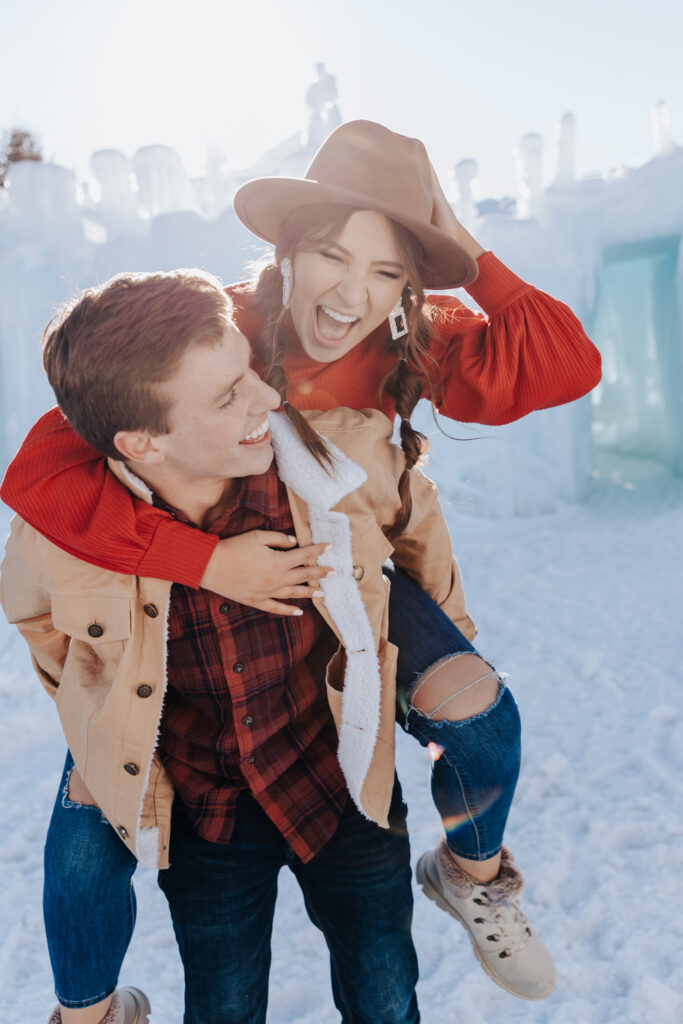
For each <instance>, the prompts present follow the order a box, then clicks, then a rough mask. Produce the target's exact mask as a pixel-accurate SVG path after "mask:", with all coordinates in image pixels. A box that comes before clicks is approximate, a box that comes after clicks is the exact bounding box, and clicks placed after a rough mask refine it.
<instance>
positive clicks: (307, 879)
mask: <svg viewBox="0 0 683 1024" xmlns="http://www.w3.org/2000/svg"><path fill="white" fill-rule="evenodd" d="M390 821H391V828H390V829H382V828H379V826H377V825H376V824H374V823H373V822H371V821H368V820H367V819H365V818H364V817H363V816H362V815H361V814H360V813H359V812H358V810H357V809H356V807H355V806H354V804H353V803H352V802H351V800H349V802H348V805H347V807H346V810H345V811H344V814H343V816H342V818H341V820H340V823H339V827H338V829H337V831H336V833H335V834H334V836H333V837H332V838H331V839H330V840H329V842H328V843H327V844H326V845H325V846H324V847H323V849H322V850H320V851H319V852H318V853H317V854H316V856H315V857H314V858H313V859H312V860H311V861H309V862H308V863H307V864H304V863H302V861H301V860H300V859H299V858H298V857H297V856H296V855H295V854H294V853H293V852H292V850H291V849H290V847H289V846H288V845H287V844H286V842H285V841H284V839H283V838H282V836H281V835H280V833H279V832H278V830H277V829H276V828H275V826H274V825H273V824H272V822H271V821H270V819H269V818H268V817H267V816H266V814H265V813H264V812H263V811H262V810H261V808H260V807H259V805H258V804H257V802H256V801H255V800H254V798H253V797H252V796H251V795H250V794H249V793H243V794H241V796H240V798H239V801H238V804H237V818H236V823H235V832H234V834H233V837H232V840H231V842H230V843H229V844H228V845H225V846H224V845H218V844H216V843H208V842H206V841H205V840H203V839H201V838H200V837H199V836H198V835H197V834H196V833H195V832H193V831H192V829H191V827H190V825H189V823H188V821H187V819H186V817H185V815H184V814H183V811H182V808H181V806H180V805H179V802H178V801H177V800H176V804H175V807H174V816H173V827H172V835H171V850H170V861H171V867H170V868H169V869H168V870H167V871H162V872H160V874H159V885H160V886H161V888H162V890H163V891H164V893H165V894H166V897H167V898H168V901H169V905H170V908H171V916H172V918H173V925H174V928H175V932H176V936H177V939H178V945H179V947H180V954H181V957H182V960H183V964H184V966H185V986H186V994H185V1000H186V1002H185V1024H261V1022H263V1021H265V1019H266V1006H267V1000H268V973H269V969H270V959H271V956H270V938H271V929H272V923H273V912H274V909H275V898H276V894H277V876H278V872H279V871H280V868H282V867H284V866H285V865H286V866H287V867H289V868H290V870H291V871H292V872H293V873H294V875H295V876H296V879H297V881H298V883H299V885H300V887H301V890H302V893H303V896H304V901H305V904H306V910H307V911H308V916H309V917H310V919H311V921H312V922H313V924H314V925H315V926H316V927H317V928H319V929H320V930H321V931H322V933H323V935H324V936H325V939H326V941H327V945H328V947H329V950H330V964H331V971H332V988H333V995H334V1001H335V1004H336V1006H337V1007H338V1009H339V1011H340V1013H341V1015H342V1021H343V1022H344V1024H416V1022H417V1021H419V1013H418V1009H417V1000H416V997H415V985H416V982H417V973H418V972H417V958H416V956H415V949H414V947H413V942H412V939H411V935H410V926H411V918H412V892H411V885H410V877H411V874H410V859H409V857H410V851H409V844H408V837H407V833H406V826H405V804H403V802H402V799H401V791H400V786H399V784H398V781H396V785H395V787H394V795H393V800H392V808H391V814H390Z"/></svg>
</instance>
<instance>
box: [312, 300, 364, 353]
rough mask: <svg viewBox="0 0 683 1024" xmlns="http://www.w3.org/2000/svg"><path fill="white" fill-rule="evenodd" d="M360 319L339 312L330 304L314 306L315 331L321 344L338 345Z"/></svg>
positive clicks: (344, 339)
mask: <svg viewBox="0 0 683 1024" xmlns="http://www.w3.org/2000/svg"><path fill="white" fill-rule="evenodd" d="M359 321H360V317H357V316H349V315H348V314H347V313H340V312H338V311H337V310H336V309H332V307H331V306H316V307H315V333H316V338H317V340H318V341H319V342H320V344H321V345H339V344H340V343H341V342H342V341H346V339H347V338H348V336H349V334H350V333H351V331H352V330H353V328H354V327H355V326H356V324H357V323H358V322H359Z"/></svg>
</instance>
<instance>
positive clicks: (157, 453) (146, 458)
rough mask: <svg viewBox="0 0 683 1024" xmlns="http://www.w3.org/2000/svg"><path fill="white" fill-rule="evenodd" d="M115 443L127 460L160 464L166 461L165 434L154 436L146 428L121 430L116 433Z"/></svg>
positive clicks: (145, 463)
mask: <svg viewBox="0 0 683 1024" xmlns="http://www.w3.org/2000/svg"><path fill="white" fill-rule="evenodd" d="M114 444H115V445H116V448H117V449H118V451H120V452H121V455H123V457H124V459H126V461H127V462H140V463H142V464H143V465H146V466H158V465H159V463H160V462H163V461H164V457H165V455H164V446H163V435H160V436H159V437H154V436H153V435H152V434H148V433H147V432H146V431H144V430H119V432H118V433H117V434H114Z"/></svg>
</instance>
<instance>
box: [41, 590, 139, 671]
mask: <svg viewBox="0 0 683 1024" xmlns="http://www.w3.org/2000/svg"><path fill="white" fill-rule="evenodd" d="M52 621H53V623H54V625H55V628H56V629H58V630H60V631H61V632H62V633H65V634H66V635H67V636H69V637H71V639H72V640H76V641H79V642H81V643H84V644H88V645H89V646H90V647H93V648H94V649H96V650H100V653H101V654H102V655H104V654H105V653H106V648H107V646H108V645H109V644H117V645H120V644H122V642H123V641H125V640H128V639H129V638H130V630H131V614H130V600H129V598H128V596H127V595H116V596H104V595H103V596H92V595H90V594H64V593H60V592H57V593H53V595H52ZM120 649H121V648H120V646H119V650H120Z"/></svg>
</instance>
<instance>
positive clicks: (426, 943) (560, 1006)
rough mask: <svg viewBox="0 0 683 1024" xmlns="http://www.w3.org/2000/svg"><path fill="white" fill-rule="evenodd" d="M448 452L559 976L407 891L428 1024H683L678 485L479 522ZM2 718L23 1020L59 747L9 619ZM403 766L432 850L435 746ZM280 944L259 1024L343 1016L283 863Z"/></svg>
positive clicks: (155, 968) (142, 943) (146, 943)
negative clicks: (543, 981)
mask: <svg viewBox="0 0 683 1024" xmlns="http://www.w3.org/2000/svg"><path fill="white" fill-rule="evenodd" d="M448 446H449V447H448V448H444V447H443V444H442V443H441V442H440V443H439V444H438V445H437V447H438V455H437V457H435V460H434V463H433V475H434V476H435V477H436V478H437V479H438V480H439V482H440V483H441V486H442V493H443V500H444V505H445V507H446V512H447V516H448V519H449V523H450V526H451V531H452V534H453V538H454V546H455V550H456V551H457V553H458V555H459V558H460V561H461V564H462V567H463V571H464V576H465V583H466V587H467V593H468V600H469V606H470V610H471V611H472V613H473V614H474V616H475V617H476V619H477V621H478V624H479V627H480V637H479V646H480V648H481V650H482V652H484V653H485V654H486V655H487V656H488V657H492V658H493V659H495V660H496V662H497V664H498V666H499V667H500V668H503V669H505V670H506V671H508V672H509V673H510V684H511V686H512V687H513V692H514V693H515V695H516V697H517V700H518V702H519V705H520V708H521V711H522V718H523V722H524V739H525V746H524V759H523V770H522V775H521V779H520V784H519V789H518V795H517V799H516V802H515V804H514V806H513V811H512V816H511V819H510V823H509V828H508V835H507V838H508V843H509V845H510V847H511V848H512V849H513V851H514V853H515V856H516V859H517V861H518V863H519V864H520V865H521V866H522V868H523V870H524V871H525V874H526V877H527V890H526V896H525V901H524V907H525V909H526V911H527V913H528V914H529V916H530V918H531V919H532V921H533V923H534V924H535V925H536V926H537V927H538V929H539V930H540V931H541V933H542V934H543V936H544V938H545V939H546V941H547V943H548V945H549V946H550V947H551V949H552V950H553V951H554V954H555V957H556V959H557V964H558V983H557V989H556V992H555V993H554V994H553V995H552V996H551V997H550V998H549V999H547V1000H545V1001H544V1002H541V1003H538V1004H535V1003H526V1002H522V1001H520V1000H517V999H515V998H514V997H512V996H510V995H508V994H507V993H505V992H504V991H502V990H501V989H499V988H497V987H496V986H495V985H494V984H493V983H492V982H491V981H490V980H489V979H488V978H487V977H486V976H485V975H484V974H483V972H482V970H481V969H480V967H479V966H478V965H477V963H476V961H475V959H474V956H473V955H472V953H471V950H470V946H469V942H468V940H467V938H466V936H465V933H464V932H463V930H462V929H461V928H460V927H459V926H458V925H457V924H456V923H455V922H454V921H453V920H451V919H450V918H448V917H446V916H445V915H444V914H442V913H441V912H440V911H439V910H438V909H437V908H436V907H435V906H434V905H433V904H432V903H430V902H428V901H427V900H426V899H425V898H424V896H423V895H422V894H421V892H420V891H419V890H416V904H415V918H414V932H415V940H416V944H417V948H418V953H419V958H420V965H421V981H420V987H419V997H420V1003H421V1009H422V1016H423V1020H424V1021H425V1022H427V1024H432V1022H436V1021H439V1022H445V1021H453V1022H462V1024H484V1022H486V1024H488V1022H495V1024H500V1022H501V1021H504V1022H505V1024H517V1022H524V1024H529V1022H531V1024H546V1022H552V1024H611V1022H615V1024H616V1022H619V1024H679V1022H680V1021H681V1020H683V960H682V958H681V953H680V951H681V947H682V946H683V924H682V918H681V912H680V905H681V900H680V878H681V873H682V871H683V839H682V834H683V799H682V797H681V769H682V768H683V719H682V715H681V702H680V696H679V693H678V686H679V685H680V681H679V672H680V665H681V660H682V659H681V653H682V647H683V642H682V631H681V619H682V613H681V609H682V608H683V572H682V571H681V569H682V567H683V482H682V481H676V480H675V479H674V478H671V477H667V476H665V475H663V474H662V475H661V476H659V477H658V476H657V475H656V474H655V475H653V474H652V473H650V472H649V471H648V467H643V466H639V465H637V464H633V463H630V464H629V463H625V464H624V465H623V466H615V465H614V464H612V465H610V466H608V467H607V468H606V469H604V470H603V472H602V474H601V475H600V476H599V477H598V479H597V480H596V485H595V490H594V493H593V495H592V497H591V499H590V500H589V501H588V502H587V503H586V504H585V505H582V506H569V505H566V506H564V507H561V508H560V510H559V511H557V512H555V513H553V514H552V515H548V516H536V517H534V518H529V519H521V518H516V519H513V518H507V519H492V518H489V519H482V518H475V517H474V516H472V515H471V514H470V513H469V512H468V511H467V509H466V508H463V507H462V502H461V500H460V497H458V500H457V502H454V501H452V499H451V498H450V497H449V495H450V494H452V493H453V491H452V488H450V487H449V472H450V470H449V463H450V460H458V459H460V458H461V456H462V457H464V452H465V450H466V449H467V451H468V455H467V457H468V458H471V457H473V455H472V453H471V449H472V448H474V447H475V446H473V445H467V446H458V445H457V444H456V445H453V442H448ZM446 453H447V454H446ZM460 494H461V488H460V487H458V495H460ZM0 520H1V525H2V526H3V528H4V527H5V526H6V516H5V518H4V519H2V517H1V516H0ZM0 709H1V711H0V714H1V717H0V722H1V723H2V724H1V726H0V728H1V742H0V766H1V777H2V792H1V795H0V829H1V840H0V865H1V869H0V887H1V890H2V906H1V913H2V921H3V927H2V931H1V932H0V991H1V992H2V1012H1V1013H0V1017H1V1018H2V1021H3V1022H4V1024H28V1022H31V1024H32V1022H43V1021H45V1020H46V1019H47V1016H48V1013H49V1010H50V1009H51V1007H52V1005H53V1001H54V1000H53V996H52V985H51V975H50V970H49V964H48V957H47V950H46V947H45V941H44V938H43V930H42V921H41V907H40V898H41V856H42V842H43V837H44V833H45V829H46V826H47V822H48V818H49V814H50V811H51V806H52V802H53V800H54V796H55V791H56V787H57V782H58V779H59V775H60V770H61V765H62V760H63V756H64V743H63V740H62V739H61V735H60V731H59V727H58V722H57V717H56V714H55V712H54V709H53V707H52V706H51V703H50V701H49V699H48V698H47V696H46V695H45V694H44V692H43V691H42V688H41V687H40V686H39V684H38V683H37V681H36V680H35V679H34V678H32V673H31V670H30V667H29V665H28V659H27V656H26V654H25V652H24V650H23V649H22V644H21V641H20V639H19V638H17V639H16V640H15V639H14V638H13V633H12V631H11V630H10V629H9V627H7V625H6V624H4V623H3V624H2V625H0ZM399 772H400V776H401V779H402V782H403V785H404V791H405V793H406V796H407V799H408V804H409V807H410V816H409V825H410V832H411V840H412V846H413V850H414V853H415V856H416V857H417V855H418V854H419V853H420V852H421V851H422V850H423V849H425V848H427V847H429V846H432V845H433V844H434V843H435V841H436V839H437V836H438V834H439V823H438V820H437V817H436V812H435V811H434V809H433V807H432V804H431V800H430V798H429V791H428V772H429V767H428V762H427V759H426V756H425V753H424V751H423V750H422V749H421V748H420V747H419V746H418V745H417V744H416V743H415V742H414V741H412V740H409V739H407V738H406V737H405V736H403V735H401V736H400V737H399ZM136 888H137V893H138V899H139V916H138V924H137V928H136V932H135V936H134V939H133V943H132V946H131V949H130V951H129V954H128V957H127V959H126V962H125V964H124V969H123V974H122V981H123V982H124V983H125V982H128V983H132V984H136V985H139V986H141V987H142V988H144V989H145V990H146V991H147V992H148V993H149V995H150V997H151V1000H152V1006H153V1010H154V1012H153V1017H152V1020H153V1022H154V1024H180V1021H181V1020H182V990H183V985H182V975H181V968H180V961H179V958H178V954H177V951H176V948H175V942H174V938H173V935H172V931H171V925H170V920H169V915H168V912H167V909H166V905H165V901H164V898H163V896H162V895H161V893H160V892H159V891H158V889H157V887H156V879H155V875H154V873H153V872H151V871H145V870H140V871H138V874H137V879H136ZM273 946H274V957H273V970H272V977H271V1004H270V1017H269V1019H270V1022H271V1024H314V1022H315V1024H329V1022H333V1021H335V1020H337V1019H338V1017H337V1014H336V1012H335V1009H334V1006H333V1003H332V1000H331V996H330V987H329V979H328V968H327V958H326V953H325V948H324V944H323V942H322V940H321V938H320V936H319V934H318V933H317V932H316V931H315V929H314V928H313V926H312V925H311V924H310V923H309V922H308V920H307V918H306V915H305V911H304V908H303V903H302V900H301V897H300V895H299V892H298V889H297V887H296V884H295V883H294V881H293V879H292V877H291V876H289V875H288V873H287V872H286V871H285V872H283V873H282V875H281V888H280V897H279V903H278V910H277V914H276V923H275V934H274V940H273Z"/></svg>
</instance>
